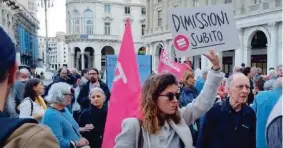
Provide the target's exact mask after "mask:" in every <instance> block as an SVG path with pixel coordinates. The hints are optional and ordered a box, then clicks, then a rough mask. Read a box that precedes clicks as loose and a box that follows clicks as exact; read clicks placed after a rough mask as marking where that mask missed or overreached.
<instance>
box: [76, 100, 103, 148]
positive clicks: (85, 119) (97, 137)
mask: <svg viewBox="0 0 283 148" xmlns="http://www.w3.org/2000/svg"><path fill="white" fill-rule="evenodd" d="M106 117H107V106H106V105H104V106H103V107H102V108H101V109H98V108H97V107H95V106H93V105H90V107H89V109H86V110H84V111H83V112H82V114H81V117H80V120H79V125H80V127H85V125H86V124H92V125H93V126H94V129H93V130H92V131H89V132H83V133H82V136H83V137H85V138H86V139H87V140H88V141H89V145H90V148H101V145H102V139H103V134H104V128H105V123H106Z"/></svg>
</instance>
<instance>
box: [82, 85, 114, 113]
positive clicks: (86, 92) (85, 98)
mask: <svg viewBox="0 0 283 148" xmlns="http://www.w3.org/2000/svg"><path fill="white" fill-rule="evenodd" d="M98 81H99V85H100V88H101V89H102V90H103V91H104V94H105V97H106V100H105V103H108V101H109V99H110V95H111V94H110V90H109V88H108V86H107V85H106V84H105V83H104V82H102V81H101V80H98ZM89 83H90V81H88V82H87V83H86V84H85V85H83V86H82V87H81V89H80V93H79V96H78V99H77V100H78V103H79V104H80V106H81V108H82V109H87V108H88V107H89V105H90V100H89V98H88V95H89V91H90V90H89Z"/></svg>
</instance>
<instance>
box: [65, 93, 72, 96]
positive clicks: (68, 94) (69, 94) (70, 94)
mask: <svg viewBox="0 0 283 148" xmlns="http://www.w3.org/2000/svg"><path fill="white" fill-rule="evenodd" d="M64 96H73V94H72V93H67V94H64Z"/></svg>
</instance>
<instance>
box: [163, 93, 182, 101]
mask: <svg viewBox="0 0 283 148" xmlns="http://www.w3.org/2000/svg"><path fill="white" fill-rule="evenodd" d="M159 96H163V97H168V100H169V101H172V100H174V98H175V97H176V99H178V97H177V94H176V93H172V92H169V93H167V94H165V95H159Z"/></svg>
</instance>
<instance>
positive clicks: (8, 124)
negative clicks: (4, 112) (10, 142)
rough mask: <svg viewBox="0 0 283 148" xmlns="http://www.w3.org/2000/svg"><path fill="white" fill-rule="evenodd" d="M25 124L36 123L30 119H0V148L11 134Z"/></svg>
mask: <svg viewBox="0 0 283 148" xmlns="http://www.w3.org/2000/svg"><path fill="white" fill-rule="evenodd" d="M25 123H37V121H36V120H34V119H30V118H25V119H19V118H10V117H0V127H1V132H0V147H4V145H5V143H6V140H7V139H8V138H9V137H10V136H11V134H12V133H13V132H14V131H15V130H16V129H18V128H19V127H20V126H22V125H23V124H25Z"/></svg>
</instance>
